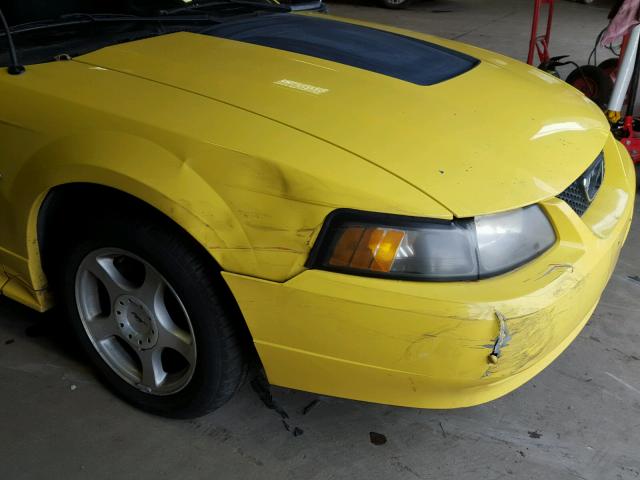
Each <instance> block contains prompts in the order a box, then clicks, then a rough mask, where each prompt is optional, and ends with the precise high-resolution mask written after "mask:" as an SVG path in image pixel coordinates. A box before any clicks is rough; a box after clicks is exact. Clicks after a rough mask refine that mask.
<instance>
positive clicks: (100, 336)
mask: <svg viewBox="0 0 640 480" xmlns="http://www.w3.org/2000/svg"><path fill="white" fill-rule="evenodd" d="M85 325H86V328H87V329H88V330H89V332H90V334H91V337H92V338H93V340H94V341H96V342H101V341H103V340H106V339H107V338H110V337H113V336H115V335H119V333H120V332H119V330H118V327H117V324H116V321H115V319H114V318H113V317H112V316H108V317H101V316H97V317H94V318H93V319H91V320H87V321H86V322H85Z"/></svg>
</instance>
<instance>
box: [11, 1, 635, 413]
mask: <svg viewBox="0 0 640 480" xmlns="http://www.w3.org/2000/svg"><path fill="white" fill-rule="evenodd" d="M16 3H20V2H16ZM67 3H73V1H71V0H69V2H60V3H59V5H66V4H67ZM115 3H117V2H115ZM115 3H114V2H109V5H110V9H109V10H106V9H105V10H103V11H108V12H109V15H107V14H101V13H100V10H98V9H97V8H94V9H93V10H92V13H93V14H92V15H87V14H74V15H67V16H63V17H60V16H59V15H56V16H55V17H52V18H53V19H48V18H40V19H34V18H31V19H30V18H28V16H27V17H25V13H24V12H23V11H19V10H20V9H19V8H17V10H18V11H15V10H13V11H5V13H6V17H7V19H8V22H9V24H10V28H9V31H10V32H11V34H10V35H7V34H6V31H5V33H3V34H2V35H1V36H0V42H2V44H3V45H5V44H6V45H7V47H6V48H5V47H2V48H4V50H3V51H2V57H1V58H0V60H1V61H2V62H3V63H4V66H5V67H7V68H3V69H2V72H1V73H0V172H1V174H2V176H1V177H0V266H1V267H2V268H1V269H0V287H1V289H2V293H3V294H4V295H6V296H7V297H9V298H12V299H15V300H17V301H19V302H22V303H24V304H26V305H29V306H30V307H33V308H35V309H38V310H41V311H44V310H47V309H48V308H50V307H51V306H52V305H53V302H54V300H55V301H56V302H57V303H58V304H59V305H61V307H62V308H63V309H64V311H65V312H66V316H67V317H68V318H69V319H70V321H71V323H72V325H73V327H74V329H75V331H76V333H77V335H78V338H79V340H80V342H81V344H82V345H83V346H84V348H85V350H86V352H87V354H88V357H89V359H90V360H91V361H92V363H93V364H94V365H95V366H96V368H97V370H98V371H99V373H100V374H101V375H102V376H103V377H104V378H105V379H106V380H107V382H108V383H109V384H110V385H111V386H112V387H113V389H114V390H115V391H116V392H117V393H118V394H119V395H121V396H122V397H124V398H125V399H127V400H128V401H130V402H132V403H133V404H135V405H137V406H139V407H142V408H145V409H147V410H149V411H152V412H156V413H159V414H164V415H173V416H183V417H186V416H194V415H199V414H202V413H204V412H207V411H210V410H211V409H213V408H216V407H217V406H220V405H221V404H222V403H223V402H225V401H226V400H228V399H229V398H230V397H231V395H232V394H233V392H234V391H235V390H236V389H237V387H238V385H239V384H240V383H241V381H242V378H243V375H244V372H245V369H246V364H247V363H248V361H247V358H251V355H252V353H253V354H255V353H256V352H257V355H258V356H259V359H260V361H261V364H262V365H263V366H264V369H265V372H266V374H267V377H268V379H269V381H270V382H271V383H272V384H276V385H282V386H287V387H291V388H296V389H302V390H308V391H311V392H318V393H321V394H327V395H335V396H339V397H346V398H352V399H360V400H366V401H371V402H381V403H387V404H393V405H405V406H412V407H424V408H454V407H463V406H469V405H474V404H478V403H482V402H486V401H489V400H492V399H495V398H497V397H499V396H501V395H504V394H505V393H507V392H509V391H511V390H513V389H514V388H516V387H518V386H520V385H522V384H523V383H524V382H526V381H527V380H529V379H530V378H532V377H533V376H534V375H536V374H537V373H538V372H540V371H541V370H542V369H543V368H544V367H545V366H547V365H548V364H549V363H550V362H551V361H552V360H553V359H554V358H556V357H557V356H558V355H559V354H560V352H561V351H562V350H563V349H564V348H566V347H567V346H568V345H569V343H570V342H571V341H572V340H573V339H574V338H575V337H576V335H577V334H578V333H579V332H580V330H581V329H582V327H583V326H584V325H585V323H586V322H587V320H588V319H589V316H590V315H591V313H592V312H593V310H594V308H595V307H596V304H597V302H598V299H599V297H600V295H601V293H602V291H603V289H604V287H605V285H606V283H607V281H608V279H609V277H610V274H611V271H612V269H613V267H614V265H615V263H616V259H617V257H618V253H619V251H620V248H621V246H622V244H623V242H624V240H625V238H626V235H627V232H628V229H629V225H630V221H631V216H632V206H633V194H634V190H635V175H634V170H633V166H632V163H631V161H630V159H629V157H628V155H627V153H626V151H625V149H624V148H622V147H621V145H620V144H619V143H618V142H616V141H615V140H614V138H613V137H612V136H611V134H610V133H609V129H608V125H607V122H606V120H605V118H604V117H603V115H602V113H601V112H600V111H599V109H598V107H596V106H595V105H594V104H593V103H591V102H590V101H589V100H587V99H586V98H585V97H584V96H583V95H582V94H580V93H579V92H578V91H576V90H574V89H573V88H571V87H569V86H567V85H566V84H564V83H562V82H561V81H559V80H557V79H555V78H553V77H551V76H549V75H547V74H545V73H542V72H540V71H538V70H536V69H532V68H530V67H528V66H526V65H524V64H522V63H519V62H517V61H514V60H511V59H509V58H506V57H503V56H501V55H498V54H495V53H491V52H488V51H485V50H481V49H478V48H474V47H471V46H468V45H463V44H460V43H456V42H452V41H445V40H442V39H438V38H434V37H431V36H428V35H421V34H416V33H411V32H407V31H403V30H398V29H393V28H389V27H383V26H377V25H367V24H362V23H358V22H351V21H345V20H342V19H337V18H332V17H329V16H326V15H321V14H300V13H289V12H287V11H286V9H285V8H282V7H278V6H273V5H267V4H265V5H252V4H243V3H237V2H236V3H234V2H233V1H217V2H211V3H207V4H201V5H196V4H193V3H191V4H188V5H186V4H183V3H182V2H181V1H177V0H165V1H163V2H156V3H162V11H157V10H158V9H157V8H147V10H146V11H144V12H143V10H144V9H143V8H142V7H139V6H138V7H136V8H135V9H133V10H122V12H123V14H118V12H117V11H116V8H115V7H114V5H115ZM152 3H153V2H152ZM52 4H54V5H56V6H57V5H58V2H52ZM82 4H83V5H85V6H86V5H87V2H82ZM96 5H97V3H96ZM125 7H126V5H125ZM48 8H53V7H51V6H50V7H48ZM77 10H78V8H77V6H76V7H74V8H73V9H70V11H72V12H75V11H77ZM114 12H115V13H114ZM59 13H61V12H58V14H59ZM62 13H64V12H62ZM124 13H127V16H125V15H124ZM39 14H40V15H43V12H42V11H41V10H39ZM8 40H13V43H14V47H13V48H10V47H8V45H9V42H8ZM254 347H255V349H254Z"/></svg>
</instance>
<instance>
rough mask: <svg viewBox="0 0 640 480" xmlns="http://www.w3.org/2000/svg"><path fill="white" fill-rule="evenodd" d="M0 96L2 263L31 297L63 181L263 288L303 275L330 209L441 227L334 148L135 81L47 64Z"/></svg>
mask: <svg viewBox="0 0 640 480" xmlns="http://www.w3.org/2000/svg"><path fill="white" fill-rule="evenodd" d="M70 82H73V84H74V88H73V89H70V88H68V85H69V84H70ZM96 91H99V92H100V95H96V94H95V92H96ZM0 92H1V93H2V95H0V107H1V108H0V112H1V113H0V138H2V144H3V148H2V153H3V156H4V158H3V159H2V160H0V162H2V163H1V165H0V172H1V173H2V175H3V179H2V181H0V227H2V228H0V256H1V257H2V258H1V259H0V261H1V262H2V263H3V264H5V265H6V266H7V268H8V269H9V270H11V272H13V273H12V275H15V276H16V277H19V278H20V279H22V280H23V281H24V282H26V283H27V284H29V285H32V286H33V288H34V289H35V290H36V291H38V290H42V289H44V288H45V287H46V279H45V278H44V276H43V275H42V272H41V269H39V256H38V248H37V238H36V237H37V236H36V223H37V213H38V210H39V206H40V203H41V202H42V200H43V199H44V196H45V194H46V192H47V191H48V190H49V189H51V188H52V187H54V186H57V185H63V184H67V183H82V182H84V183H95V184H100V185H106V186H109V187H113V188H116V189H118V190H121V191H124V192H127V193H129V194H131V195H134V196H136V197H138V198H140V199H142V200H144V201H145V202H147V203H148V204H150V205H152V206H154V207H155V208H157V209H159V210H160V211H162V212H164V213H165V214H166V215H168V216H169V217H170V218H172V219H173V220H175V221H176V222H177V223H178V224H179V225H181V226H182V227H183V228H184V229H185V230H187V231H188V232H189V233H190V234H191V235H192V236H193V237H194V238H196V240H198V241H199V242H200V243H201V244H202V245H203V246H205V247H206V248H207V249H208V250H209V251H210V252H211V253H212V255H213V256H214V257H215V258H216V260H217V261H218V263H219V264H220V265H221V266H223V268H224V269H226V270H229V271H233V272H237V273H243V274H248V275H254V276H261V277H262V278H270V279H272V280H285V279H287V278H291V276H293V275H295V274H296V273H298V272H300V271H302V268H303V264H304V262H305V260H306V256H307V253H308V250H309V249H310V244H311V242H312V237H313V236H314V234H315V233H316V231H317V230H319V228H320V226H321V224H322V221H323V220H324V218H325V216H326V215H327V214H328V213H329V212H330V211H331V210H333V209H335V208H339V207H341V206H344V205H349V206H352V207H354V208H360V209H372V208H373V209H377V210H380V211H391V212H402V213H404V214H407V215H420V216H429V217H435V218H451V213H450V212H449V211H448V210H447V209H445V208H444V207H442V206H441V205H440V204H438V203H437V202H435V201H433V200H431V199H430V198H428V197H427V196H426V195H424V194H423V193H422V192H420V191H419V190H417V189H416V188H414V187H412V186H411V185H409V184H407V183H406V182H403V181H402V180H400V179H398V178H396V177H393V176H390V175H388V174H387V173H386V172H385V171H383V170H382V169H380V168H379V167H377V166H375V165H373V164H370V163H368V162H363V161H362V160H361V159H360V158H358V157H356V156H354V155H352V154H350V153H348V152H345V151H344V150H343V149H340V148H337V147H335V146H333V145H331V144H329V143H327V142H319V141H318V140H317V139H315V138H313V137H311V136H309V135H307V134H304V133H302V132H299V131H297V130H295V129H292V128H290V127H287V126H283V125H281V124H278V123H275V122H272V121H270V120H268V119H265V118H263V117H261V116H258V115H255V114H252V113H248V112H246V111H244V110H242V109H238V108H236V107H232V106H229V105H226V104H223V103H220V102H217V101H214V100H209V99H204V98H202V97H200V96H196V95H193V94H191V93H188V92H184V91H182V90H179V89H175V88H171V87H167V86H164V85H161V84H158V83H155V82H148V81H146V80H143V79H140V78H137V77H134V76H130V75H126V74H123V73H119V72H116V71H111V70H105V69H102V68H97V67H93V66H89V65H86V64H82V63H77V62H55V63H51V64H43V65H33V66H30V67H29V72H28V75H24V76H20V77H14V76H11V75H8V74H7V73H6V72H5V71H4V70H2V71H0ZM141 92H144V94H141ZM175 112H181V113H182V114H183V116H180V115H176V114H175ZM239 126H243V127H245V128H249V129H250V130H251V131H252V137H251V138H250V139H249V138H248V137H247V133H246V130H244V129H240V128H238V127H239ZM249 140H250V141H249ZM298 152H304V156H305V161H304V162H302V161H301V160H300V156H299V153H298ZM220 172H225V174H224V176H221V175H220Z"/></svg>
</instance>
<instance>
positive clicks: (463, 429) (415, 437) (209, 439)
mask: <svg viewBox="0 0 640 480" xmlns="http://www.w3.org/2000/svg"><path fill="white" fill-rule="evenodd" d="M354 1H356V0H354ZM358 1H361V0H358ZM530 3H531V2H529V1H524V0H522V1H520V0H503V1H497V0H492V1H486V2H476V1H473V0H466V1H462V0H460V1H453V0H451V1H445V0H433V1H430V2H429V1H427V2H425V3H422V4H418V5H417V6H415V7H414V8H413V9H412V10H409V11H403V12H390V11H385V10H380V9H377V8H372V7H370V6H368V5H366V4H364V3H361V4H360V3H359V4H352V3H340V4H332V5H331V10H332V11H333V13H335V14H339V15H344V16H352V17H358V18H364V19H367V20H376V21H381V22H389V23H393V24H395V25H402V26H407V27H410V28H414V29H418V30H424V31H429V32H433V33H436V34H440V35H444V36H447V37H459V38H461V39H462V40H464V41H468V42H471V43H476V44H478V45H481V46H484V47H487V48H493V49H496V50H500V51H502V52H505V53H508V54H511V55H513V56H517V57H523V56H524V55H525V51H526V37H527V35H526V31H527V29H528V20H529V12H528V8H529V4H530ZM444 10H450V12H446V13H435V11H444ZM605 16H606V11H605V10H603V9H602V8H599V7H598V4H596V6H589V7H585V6H580V5H575V4H568V3H564V2H562V3H561V4H560V10H559V14H558V19H557V20H558V21H557V25H558V28H557V29H556V32H557V34H556V36H555V38H554V49H555V50H557V51H558V52H568V53H571V54H573V55H575V56H576V57H577V58H580V55H582V58H584V57H586V54H587V53H588V50H589V49H590V47H589V44H590V43H591V39H592V38H594V36H595V34H596V33H597V31H598V30H599V29H600V28H601V26H602V25H603V23H604V21H605V20H604V18H605ZM638 207H640V202H636V209H638ZM639 241H640V226H639V225H638V222H636V223H635V225H634V226H633V228H632V232H631V234H630V237H629V240H628V242H627V245H626V247H625V249H624V251H623V253H622V257H621V259H620V263H619V265H618V268H617V269H616V271H615V273H614V275H613V278H612V280H611V283H610V285H609V287H608V288H607V290H606V292H605V294H604V297H603V299H602V302H601V303H600V306H599V307H598V309H597V311H596V313H595V315H594V316H593V318H592V319H591V321H590V322H589V324H588V325H587V327H586V328H585V330H584V331H583V332H582V334H581V335H580V336H579V337H578V339H577V340H576V341H575V343H574V344H573V345H572V346H571V347H570V348H569V349H568V350H567V351H566V352H565V353H564V354H563V355H562V356H561V357H560V358H559V359H558V360H557V361H556V362H555V363H554V364H552V365H551V366H550V367H549V368H548V369H547V370H545V371H544V372H543V373H542V374H540V375H539V376H538V377H536V378H535V379H534V380H533V381H531V382H530V383H528V384H527V385H525V386H524V387H522V388H521V389H519V390H518V391H516V392H514V393H512V394H510V395H507V396H506V397H504V398H502V399H499V400H497V401H494V402H492V403H490V404H487V405H483V406H480V407H475V408H469V409H464V410H457V411H422V410H413V409H404V408H392V407H387V406H383V405H371V404H366V403H360V402H354V401H347V400H339V399H333V398H324V397H323V398H320V401H319V403H317V404H316V405H315V407H314V408H313V409H311V410H310V411H309V412H308V413H307V414H303V413H302V410H303V408H304V407H305V406H306V405H308V404H309V403H310V402H311V401H313V400H314V399H315V398H316V397H315V396H314V395H311V394H307V393H302V392H295V391H290V390H286V389H274V396H275V398H276V399H277V400H278V401H279V402H280V403H281V404H282V406H283V407H284V408H285V409H286V410H287V411H288V412H289V414H290V416H291V419H290V424H291V426H298V427H299V428H300V429H302V430H303V431H304V434H303V435H301V436H297V437H294V436H293V435H292V433H291V432H288V431H286V430H285V429H284V428H283V425H282V423H281V420H280V418H279V416H278V415H277V414H275V413H274V412H273V411H271V410H268V409H267V408H266V407H264V405H263V404H262V403H261V401H260V400H259V399H258V397H257V396H256V394H255V393H254V392H253V391H252V390H251V388H250V387H249V386H245V387H244V388H243V389H242V391H241V392H240V393H239V394H238V395H237V396H236V397H235V399H234V400H232V401H231V402H230V403H229V404H228V405H226V406H225V407H223V408H222V409H220V410H219V411H217V412H215V413H213V414H211V415H209V416H207V417H204V418H201V419H198V420H195V421H172V420H166V419H162V418H156V417H152V416H149V415H146V414H143V413H140V412H138V411H136V410H134V409H133V408H131V407H129V406H128V405H126V404H124V403H122V402H121V401H120V400H118V399H116V398H115V397H114V396H113V395H112V394H111V393H109V392H108V391H107V390H106V389H105V388H104V387H103V386H102V385H101V384H99V383H97V382H96V380H95V379H94V377H93V375H92V373H91V371H90V370H89V369H88V368H87V367H86V366H85V365H84V364H83V362H82V360H81V358H80V357H79V355H78V353H77V350H76V348H75V346H74V345H73V343H71V342H70V341H69V340H68V338H69V336H68V335H67V333H66V330H64V328H61V327H60V326H59V325H60V322H58V321H57V319H56V318H55V314H48V315H45V316H40V315H38V314H36V313H33V312H31V311H28V310H26V309H25V308H22V307H20V306H18V305H16V304H13V303H11V302H9V301H7V300H0V388H1V392H2V394H1V395H0V422H1V423H0V478H2V479H7V480H17V479H29V480H33V479H40V478H42V479H45V478H46V479H51V478H65V479H72V478H87V479H102V478H104V479H110V480H111V479H114V478H136V479H147V478H180V479H192V478H195V479H235V478H241V479H243V480H248V479H254V478H255V479H261V480H262V479H318V480H320V479H323V480H324V479H343V478H345V479H368V480H376V479H392V478H393V479H414V478H427V479H431V478H433V479H449V478H451V479H456V480H465V479H474V480H476V479H500V478H514V479H554V480H562V479H588V480H592V479H593V480H604V479H607V480H608V479H637V478H640V314H639V313H638V312H639V311H640V281H638V278H637V276H638V275H640V251H639V250H638V247H637V246H638V245H639V243H638V242H639ZM632 277H635V280H634V279H633V278H632ZM370 432H378V433H381V434H383V435H385V436H386V439H387V442H386V443H385V444H384V445H379V446H375V445H373V444H372V443H371V442H370V437H369V435H370Z"/></svg>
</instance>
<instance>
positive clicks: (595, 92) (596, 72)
mask: <svg viewBox="0 0 640 480" xmlns="http://www.w3.org/2000/svg"><path fill="white" fill-rule="evenodd" d="M566 82H567V83H569V84H570V85H573V86H574V87H575V88H577V89H578V90H580V91H581V92H582V93H584V94H585V95H586V96H587V97H588V98H590V99H591V100H592V101H593V102H594V103H595V104H596V105H598V106H599V107H600V108H605V107H606V105H607V103H608V102H609V99H610V97H611V92H612V91H613V81H612V80H611V77H610V76H609V75H607V74H606V73H605V72H604V71H602V70H600V69H599V68H598V67H594V66H593V65H584V66H582V67H578V68H576V69H575V70H574V71H573V72H571V73H570V74H569V76H568V77H567V80H566Z"/></svg>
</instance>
